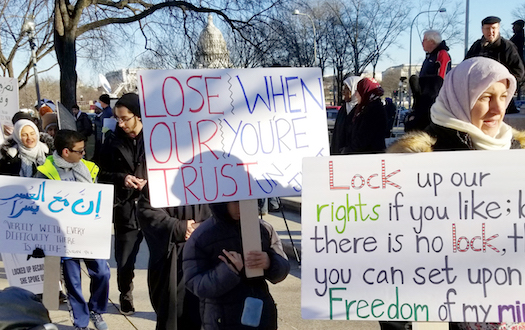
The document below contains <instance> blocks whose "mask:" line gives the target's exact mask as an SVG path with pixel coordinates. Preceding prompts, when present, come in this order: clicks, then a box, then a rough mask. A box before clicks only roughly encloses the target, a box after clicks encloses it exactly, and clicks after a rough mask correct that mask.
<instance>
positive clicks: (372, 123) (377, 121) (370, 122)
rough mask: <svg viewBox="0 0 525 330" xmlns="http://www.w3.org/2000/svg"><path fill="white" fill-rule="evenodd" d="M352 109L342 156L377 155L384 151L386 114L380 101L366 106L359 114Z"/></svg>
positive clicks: (377, 100) (374, 101)
mask: <svg viewBox="0 0 525 330" xmlns="http://www.w3.org/2000/svg"><path fill="white" fill-rule="evenodd" d="M356 109H357V107H356V108H354V109H353V110H352V111H351V112H350V115H349V117H350V118H351V119H350V123H349V124H350V125H349V126H347V130H346V137H345V139H346V140H345V145H344V147H343V149H342V153H343V154H355V153H377V152H383V151H384V150H385V131H386V129H387V124H386V112H385V108H384V106H383V103H381V100H380V99H375V100H373V101H372V102H370V103H369V104H367V105H366V106H365V107H363V109H362V110H361V112H360V113H358V114H357V115H356V114H355V110H356Z"/></svg>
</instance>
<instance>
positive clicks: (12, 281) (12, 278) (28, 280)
mask: <svg viewBox="0 0 525 330" xmlns="http://www.w3.org/2000/svg"><path fill="white" fill-rule="evenodd" d="M2 261H3V262H4V268H5V273H6V275H7V280H8V281H9V286H17V287H19V288H24V289H26V290H28V291H31V292H33V293H34V294H39V293H42V292H43V290H44V258H29V259H27V254H14V253H2Z"/></svg>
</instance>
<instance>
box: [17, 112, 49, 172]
mask: <svg viewBox="0 0 525 330" xmlns="http://www.w3.org/2000/svg"><path fill="white" fill-rule="evenodd" d="M26 126H30V127H31V128H32V129H33V130H34V131H35V133H36V135H35V138H36V139H37V143H36V146H34V147H33V148H28V147H26V146H25V145H24V144H23V143H22V136H21V134H22V129H23V128H24V127H26ZM13 140H15V142H16V146H15V147H16V149H17V151H18V154H19V155H20V160H21V161H22V166H21V167H20V172H19V173H20V176H22V177H26V178H30V177H32V176H33V165H35V166H40V165H42V164H44V162H45V161H46V155H47V154H48V153H49V148H48V146H47V145H46V144H45V143H42V142H40V133H39V131H38V128H37V127H36V125H35V124H34V123H33V122H32V121H30V120H27V119H20V120H18V121H17V122H16V123H15V126H14V129H13Z"/></svg>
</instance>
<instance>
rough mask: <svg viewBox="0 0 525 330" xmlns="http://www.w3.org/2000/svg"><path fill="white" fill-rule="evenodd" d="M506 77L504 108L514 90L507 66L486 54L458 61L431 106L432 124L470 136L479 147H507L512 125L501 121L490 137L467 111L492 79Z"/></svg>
mask: <svg viewBox="0 0 525 330" xmlns="http://www.w3.org/2000/svg"><path fill="white" fill-rule="evenodd" d="M501 80H507V81H508V82H509V87H508V88H507V99H506V104H505V107H507V106H508V105H509V103H510V102H511V101H512V97H513V95H514V92H515V91H516V79H515V78H514V76H513V75H511V74H510V73H509V71H508V70H507V68H505V66H503V65H502V64H500V63H498V62H497V61H495V60H492V59H489V58H486V57H473V58H470V59H468V60H465V61H463V62H461V63H460V64H459V65H458V66H457V67H455V68H454V69H453V70H451V71H450V72H449V73H448V74H447V75H446V76H445V81H444V83H443V87H442V88H441V91H440V92H439V95H438V97H437V99H436V103H434V105H433V106H432V108H431V109H430V117H431V120H432V122H433V123H435V124H437V125H440V126H444V127H448V128H451V129H454V130H457V131H460V132H464V133H467V134H469V135H470V137H471V138H472V143H473V145H474V148H476V149H478V150H499V149H510V146H511V143H512V128H511V127H510V126H509V125H507V124H505V123H504V122H502V123H501V126H500V128H499V131H498V133H497V134H496V136H495V137H491V136H489V135H486V134H485V133H483V131H482V130H481V129H479V128H478V127H476V126H474V125H473V124H472V123H471V116H470V111H471V110H472V108H473V107H474V105H475V104H476V101H477V100H478V98H479V97H480V96H481V95H482V94H483V93H484V92H485V90H487V88H489V87H490V86H491V85H492V84H494V83H495V82H498V81H501Z"/></svg>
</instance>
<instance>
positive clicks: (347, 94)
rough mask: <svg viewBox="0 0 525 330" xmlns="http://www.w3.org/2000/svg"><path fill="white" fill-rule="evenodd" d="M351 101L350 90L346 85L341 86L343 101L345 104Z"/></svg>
mask: <svg viewBox="0 0 525 330" xmlns="http://www.w3.org/2000/svg"><path fill="white" fill-rule="evenodd" d="M351 99H352V92H351V91H350V88H348V86H347V85H346V84H343V100H344V101H345V102H350V100H351Z"/></svg>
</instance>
